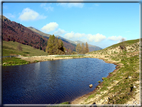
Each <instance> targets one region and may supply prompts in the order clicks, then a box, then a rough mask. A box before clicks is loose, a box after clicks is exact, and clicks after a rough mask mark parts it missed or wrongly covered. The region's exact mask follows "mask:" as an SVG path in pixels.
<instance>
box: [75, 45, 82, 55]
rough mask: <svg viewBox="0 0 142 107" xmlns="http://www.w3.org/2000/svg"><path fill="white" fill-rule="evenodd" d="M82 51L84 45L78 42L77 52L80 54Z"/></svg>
mask: <svg viewBox="0 0 142 107" xmlns="http://www.w3.org/2000/svg"><path fill="white" fill-rule="evenodd" d="M81 51H82V47H81V46H80V44H77V45H76V52H77V53H78V54H80V53H81Z"/></svg>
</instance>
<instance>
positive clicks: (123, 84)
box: [78, 39, 140, 104]
mask: <svg viewBox="0 0 142 107" xmlns="http://www.w3.org/2000/svg"><path fill="white" fill-rule="evenodd" d="M123 44H124V45H125V47H126V50H122V49H121V48H120V45H123ZM139 48H140V41H139V39H136V40H129V41H125V42H124V43H122V42H121V43H118V44H115V45H112V46H110V47H107V48H105V49H103V50H98V51H94V52H89V53H88V54H90V57H92V58H102V59H104V60H105V61H108V62H110V63H115V64H117V65H119V66H118V67H117V68H118V69H117V70H116V71H115V72H112V73H110V74H109V78H103V81H102V83H101V85H100V86H99V87H97V89H96V92H94V93H93V94H91V95H89V96H87V97H86V99H85V100H84V99H83V100H82V101H81V100H80V101H81V102H78V104H94V103H95V104H139V103H140V89H139V87H140V85H139V83H140V80H139V79H140V78H139V75H140V74H139V73H140V58H139V54H140V49H139ZM100 81H101V80H100Z"/></svg>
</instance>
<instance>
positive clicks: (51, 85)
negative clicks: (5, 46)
mask: <svg viewBox="0 0 142 107" xmlns="http://www.w3.org/2000/svg"><path fill="white" fill-rule="evenodd" d="M115 67H116V65H114V64H110V63H105V62H104V61H103V60H100V59H95V58H81V59H69V60H67V59H66V60H54V61H45V62H38V63H32V64H27V65H20V66H19V65H18V66H3V67H2V98H3V99H2V101H3V104H57V103H61V102H65V101H72V100H74V99H75V98H77V97H80V96H82V95H84V94H87V93H89V92H91V91H93V90H94V89H95V87H96V86H97V85H98V81H102V77H107V76H108V73H109V72H112V71H114V70H115V69H116V68H115ZM89 84H93V88H89Z"/></svg>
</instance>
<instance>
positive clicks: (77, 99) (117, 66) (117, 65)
mask: <svg viewBox="0 0 142 107" xmlns="http://www.w3.org/2000/svg"><path fill="white" fill-rule="evenodd" d="M91 58H96V57H91ZM97 59H101V60H103V61H104V62H106V63H111V64H114V65H116V67H115V68H116V69H115V70H114V71H112V73H116V72H117V71H118V70H119V69H120V68H121V66H122V65H121V64H120V63H116V62H114V61H107V60H106V59H104V58H97ZM112 73H109V75H108V76H107V77H106V78H110V77H111V76H113V75H112ZM102 84H103V83H102V82H101V83H99V84H98V85H97V86H96V87H95V89H94V90H93V91H91V92H89V93H87V94H84V95H82V96H80V97H78V98H76V99H74V100H72V101H70V104H78V103H77V102H80V101H83V100H85V99H86V98H88V97H89V96H90V95H91V94H93V93H95V92H96V91H97V90H98V88H97V87H100V86H102ZM88 87H89V86H88Z"/></svg>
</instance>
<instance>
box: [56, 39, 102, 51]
mask: <svg viewBox="0 0 142 107" xmlns="http://www.w3.org/2000/svg"><path fill="white" fill-rule="evenodd" d="M57 37H58V38H60V39H62V40H63V41H66V42H70V43H72V44H73V45H75V46H76V45H77V44H78V43H80V44H81V45H82V43H84V42H82V41H79V40H78V41H71V40H68V39H65V38H63V37H61V36H57ZM84 45H86V43H84ZM88 46H89V52H91V51H96V50H101V49H102V48H100V47H98V46H94V45H90V44H88Z"/></svg>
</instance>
